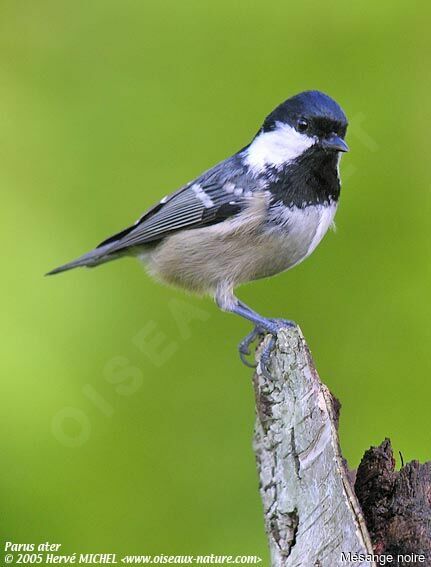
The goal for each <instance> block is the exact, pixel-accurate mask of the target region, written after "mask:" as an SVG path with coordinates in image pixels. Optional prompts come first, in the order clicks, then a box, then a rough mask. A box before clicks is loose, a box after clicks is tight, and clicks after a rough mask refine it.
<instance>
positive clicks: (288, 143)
mask: <svg viewBox="0 0 431 567" xmlns="http://www.w3.org/2000/svg"><path fill="white" fill-rule="evenodd" d="M315 143H316V137H314V136H313V137H310V136H306V135H305V134H301V133H300V132H298V131H297V130H295V128H293V127H292V126H289V125H288V124H284V123H282V122H277V123H276V128H275V130H272V131H271V132H262V133H261V134H259V135H258V136H257V137H256V138H255V139H254V140H253V142H252V143H251V144H250V146H249V147H248V148H247V150H246V153H245V160H244V161H245V163H246V164H247V165H248V166H249V168H250V169H251V170H252V172H253V173H255V174H258V173H260V172H261V171H262V170H264V169H265V167H267V166H272V167H275V168H280V167H282V166H283V165H286V164H288V163H290V162H292V161H293V160H294V159H296V158H298V157H299V156H300V155H302V154H303V153H304V152H305V151H306V150H307V149H308V148H311V146H313V145H314V144H315Z"/></svg>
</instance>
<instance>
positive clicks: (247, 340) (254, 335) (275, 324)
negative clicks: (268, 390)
mask: <svg viewBox="0 0 431 567" xmlns="http://www.w3.org/2000/svg"><path fill="white" fill-rule="evenodd" d="M264 321H265V325H256V326H255V327H254V329H253V330H252V331H251V332H250V333H249V334H248V335H247V336H246V337H244V338H243V339H242V341H241V342H240V343H239V345H238V351H239V357H240V358H241V362H242V363H243V364H245V366H248V367H249V368H256V366H257V365H256V363H251V362H250V361H249V360H247V358H246V357H247V356H250V355H251V351H250V345H252V344H253V343H254V342H255V341H256V339H258V338H259V337H264V336H265V333H269V334H270V335H272V336H271V338H270V340H269V341H268V344H267V345H266V347H265V348H264V349H263V351H262V354H261V357H260V365H261V369H262V373H263V374H264V375H265V376H266V378H270V377H271V376H270V374H269V370H268V364H269V359H270V355H271V351H272V349H273V348H274V346H275V339H276V337H277V333H278V331H280V329H283V328H284V327H296V323H295V322H294V321H289V320H287V319H265V320H264Z"/></svg>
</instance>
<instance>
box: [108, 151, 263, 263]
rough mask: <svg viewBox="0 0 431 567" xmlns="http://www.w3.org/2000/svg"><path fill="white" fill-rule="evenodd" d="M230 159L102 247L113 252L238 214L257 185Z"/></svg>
mask: <svg viewBox="0 0 431 567" xmlns="http://www.w3.org/2000/svg"><path fill="white" fill-rule="evenodd" d="M231 161H232V158H230V159H229V160H226V161H225V162H222V163H221V164H219V165H218V166H216V167H215V168H213V169H212V170H209V171H208V172H206V173H204V174H203V175H202V176H201V177H199V178H198V179H197V180H196V181H194V182H192V183H189V184H188V185H186V186H185V187H183V188H182V189H180V190H179V191H177V192H175V193H173V194H172V195H170V196H168V197H165V198H164V199H162V200H161V201H160V203H159V204H158V205H156V206H155V207H153V208H152V209H150V210H149V211H148V212H147V213H145V214H144V215H143V216H142V217H141V218H140V219H139V220H138V221H137V223H135V225H133V226H131V227H129V228H127V229H125V230H123V231H122V232H120V233H118V234H117V235H114V236H113V237H111V238H109V239H108V240H105V241H104V242H102V243H101V244H100V245H99V247H102V246H106V245H107V244H109V245H110V247H109V253H111V252H116V251H118V250H124V249H126V248H131V247H135V246H141V245H143V244H147V243H150V242H155V241H158V240H161V239H162V238H164V237H166V236H168V235H169V234H171V233H173V232H176V231H179V230H184V229H191V228H199V227H203V226H208V225H210V224H215V223H218V222H221V221H223V220H225V219H226V218H229V217H231V216H234V215H235V214H237V213H239V212H240V211H241V210H242V209H243V208H244V207H245V206H246V204H247V202H248V200H249V198H250V196H251V195H252V193H253V190H256V187H253V186H252V185H253V184H252V183H251V180H248V179H247V175H246V174H245V172H244V171H242V170H241V169H240V168H238V165H237V164H236V165H237V167H234V164H233V163H230V162H231ZM247 181H250V183H247ZM241 182H242V183H241ZM244 185H247V187H244Z"/></svg>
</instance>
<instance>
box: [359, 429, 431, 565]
mask: <svg viewBox="0 0 431 567" xmlns="http://www.w3.org/2000/svg"><path fill="white" fill-rule="evenodd" d="M355 491H356V494H357V496H358V499H359V502H360V503H361V506H362V510H363V512H364V516H365V519H366V522H367V527H368V530H369V532H370V536H371V539H372V542H373V544H374V549H375V552H376V553H379V554H385V555H392V556H393V557H394V561H393V562H391V565H397V566H399V567H404V565H408V566H410V567H411V566H412V565H424V564H425V565H428V566H429V565H431V463H425V464H423V465H421V464H420V463H418V462H417V461H412V462H411V463H408V464H407V465H405V466H404V467H403V468H402V469H401V470H400V471H399V472H397V471H395V460H394V456H393V452H392V447H391V443H390V441H389V440H388V439H386V440H385V441H383V443H382V444H381V445H380V447H372V448H371V449H369V450H368V451H366V453H365V455H364V457H363V459H362V461H361V464H360V465H359V468H358V472H357V475H356V482H355ZM415 554H416V556H417V555H424V556H425V558H427V559H426V563H424V562H421V561H420V560H419V559H417V558H415ZM400 555H402V556H408V557H406V558H405V559H404V560H402V559H400V560H398V559H397V558H398V556H400Z"/></svg>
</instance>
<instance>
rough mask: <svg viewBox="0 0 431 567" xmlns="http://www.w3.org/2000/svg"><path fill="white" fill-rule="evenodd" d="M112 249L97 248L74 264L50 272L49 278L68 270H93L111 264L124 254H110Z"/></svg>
mask: <svg viewBox="0 0 431 567" xmlns="http://www.w3.org/2000/svg"><path fill="white" fill-rule="evenodd" d="M111 248H112V246H111V244H108V245H105V246H100V247H99V248H95V249H94V250H91V252H88V253H87V254H84V255H83V256H80V257H79V258H77V259H76V260H72V262H68V263H67V264H64V265H63V266H59V267H58V268H54V270H51V271H50V272H48V273H47V274H45V275H47V276H53V275H54V274H59V273H60V272H66V271H67V270H73V268H80V267H87V268H93V267H94V266H100V264H104V263H105V262H110V261H111V260H115V259H116V258H118V257H119V256H121V255H122V254H119V253H116V254H110V253H109V250H110V249H111Z"/></svg>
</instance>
